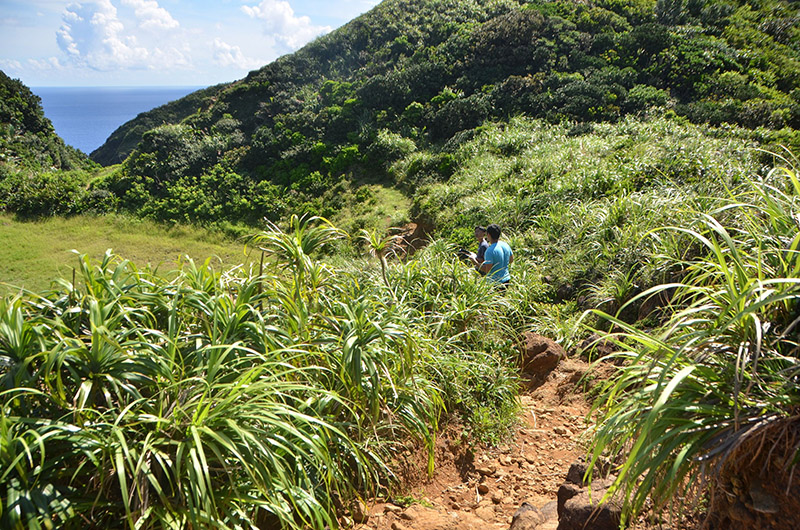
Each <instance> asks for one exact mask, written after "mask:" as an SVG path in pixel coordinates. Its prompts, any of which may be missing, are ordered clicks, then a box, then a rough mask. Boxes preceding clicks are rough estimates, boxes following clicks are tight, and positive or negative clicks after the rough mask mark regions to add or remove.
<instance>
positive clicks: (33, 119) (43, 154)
mask: <svg viewBox="0 0 800 530" xmlns="http://www.w3.org/2000/svg"><path fill="white" fill-rule="evenodd" d="M91 166H93V164H92V163H91V161H89V160H88V158H87V157H86V155H85V154H83V153H81V152H80V151H78V150H76V149H75V148H73V147H70V146H67V145H66V144H64V140H62V139H61V138H60V137H59V136H58V135H56V133H55V130H54V129H53V124H52V123H51V122H50V120H49V119H47V117H46V116H45V115H44V111H43V110H42V101H41V99H40V98H39V96H37V95H35V94H34V93H33V92H31V90H30V89H29V88H28V87H26V86H25V85H23V84H22V82H20V81H19V80H18V79H11V78H10V77H8V76H7V75H6V74H5V73H3V72H1V71H0V179H2V178H3V177H4V176H6V175H8V174H9V173H15V172H18V171H26V172H36V171H49V170H53V169H64V170H72V169H81V168H87V167H91Z"/></svg>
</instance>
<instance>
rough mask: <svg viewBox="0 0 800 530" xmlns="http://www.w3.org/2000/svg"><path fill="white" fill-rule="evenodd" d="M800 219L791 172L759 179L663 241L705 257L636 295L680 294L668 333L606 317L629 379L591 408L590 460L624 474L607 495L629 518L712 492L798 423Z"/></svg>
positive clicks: (799, 187) (618, 381)
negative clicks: (737, 465) (713, 484)
mask: <svg viewBox="0 0 800 530" xmlns="http://www.w3.org/2000/svg"><path fill="white" fill-rule="evenodd" d="M799 219H800V181H798V178H797V174H796V172H795V171H794V170H792V169H776V170H773V171H772V172H771V173H770V174H769V175H768V177H767V178H766V179H763V180H759V179H754V180H753V181H752V182H749V183H747V184H745V185H744V186H743V187H742V188H740V189H738V190H737V191H736V192H734V193H731V195H730V198H729V199H726V200H720V204H719V205H718V207H717V208H715V209H713V210H710V211H708V212H707V213H706V212H696V214H695V220H696V221H695V223H694V224H692V225H689V226H680V227H679V226H676V227H671V228H668V229H666V231H668V232H672V233H678V234H683V235H684V236H688V239H689V240H690V241H694V244H695V245H697V246H698V247H699V248H701V249H702V252H701V253H700V256H699V257H697V258H695V259H691V260H688V261H686V260H684V261H678V262H677V263H676V262H672V263H670V264H669V266H671V267H675V266H677V267H678V268H680V269H681V270H682V271H683V278H682V280H681V281H680V282H679V283H677V284H673V285H663V286H660V287H657V288H654V289H651V290H649V291H648V292H645V293H642V294H641V295H639V296H641V297H647V296H650V295H651V294H653V293H655V292H656V291H659V290H666V289H675V290H676V291H675V294H674V296H673V297H672V306H671V307H672V310H673V313H672V315H671V317H670V318H669V319H668V320H667V321H666V322H665V323H664V324H663V326H661V327H659V328H658V329H656V330H653V331H652V332H644V331H641V330H638V329H636V328H634V327H633V326H631V325H629V324H626V323H625V322H624V321H622V320H620V319H618V318H615V317H613V316H611V315H608V314H602V316H603V317H605V318H606V319H608V320H610V321H611V322H613V324H615V325H616V326H617V329H619V330H620V331H619V332H617V333H614V334H612V335H610V337H611V338H612V339H613V340H615V341H616V342H617V343H618V344H619V345H620V346H621V351H620V352H618V353H616V354H614V355H613V357H616V358H618V359H619V360H621V361H622V367H621V368H620V370H619V375H618V376H617V377H616V378H614V379H613V380H611V381H610V382H609V383H608V384H607V386H606V387H605V388H604V390H603V392H602V395H601V398H600V399H599V400H598V402H597V403H596V411H597V413H598V414H599V417H600V423H599V427H598V430H597V432H596V434H595V439H594V442H593V452H592V456H593V458H594V459H595V460H596V459H598V458H600V457H601V456H609V457H611V458H612V460H613V461H614V462H616V463H617V467H616V472H617V473H618V475H617V478H616V480H615V482H614V488H612V491H615V492H618V493H620V494H621V495H622V497H623V499H624V500H625V507H626V514H628V515H635V514H637V513H639V512H641V511H642V510H643V508H644V507H645V502H646V501H647V499H650V500H651V501H652V502H653V503H654V505H655V506H656V507H663V506H664V505H665V504H667V503H668V502H669V501H670V500H672V499H674V498H675V496H676V494H677V495H678V497H679V498H680V497H683V496H686V495H689V494H690V493H692V491H696V490H693V488H697V487H699V486H702V481H703V480H704V478H706V477H709V478H710V479H711V480H712V481H713V479H714V476H715V473H716V472H717V471H719V470H720V469H721V468H722V467H724V466H725V465H726V464H728V462H727V459H728V458H729V457H730V456H731V455H732V454H733V451H734V450H735V449H736V448H737V447H739V446H740V445H741V444H742V443H743V442H744V441H746V440H748V439H751V438H753V437H754V436H757V435H759V434H760V433H763V432H765V429H767V428H769V427H770V426H771V425H772V424H774V423H775V422H778V421H782V420H784V419H785V418H787V417H790V416H792V415H793V414H794V413H795V412H794V411H795V410H796V409H795V407H796V406H797V405H798V403H800V387H799V386H798V375H799V374H800V362H798V347H799V346H800V344H799V342H798V330H797V325H798V323H800V316H799V315H800V277H799V275H798V273H799V272H800V254H799V253H798V246H800V221H798V220H799ZM663 240H665V241H668V240H669V238H664V239H663ZM669 253H670V252H665V253H664V254H663V255H667V254H669ZM765 450H767V449H765ZM700 490H701V491H702V488H700Z"/></svg>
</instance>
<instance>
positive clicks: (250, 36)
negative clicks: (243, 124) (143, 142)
mask: <svg viewBox="0 0 800 530" xmlns="http://www.w3.org/2000/svg"><path fill="white" fill-rule="evenodd" d="M378 3H379V0H338V1H325V0H217V1H214V0H192V1H190V0H87V1H81V0H78V1H71V2H70V1H65V2H62V1H57V0H0V70H2V71H4V72H5V73H6V74H7V75H9V76H10V77H13V78H18V79H20V80H22V82H23V83H25V84H26V85H28V86H167V85H169V86H209V85H213V84H217V83H222V82H228V81H233V80H236V79H240V78H242V77H244V76H245V75H246V74H247V72H249V71H250V70H254V69H256V68H259V67H261V66H263V65H265V64H267V63H269V62H271V61H272V60H274V59H276V58H277V57H280V56H281V55H284V54H286V53H289V52H292V51H294V50H296V49H298V48H300V47H302V46H303V45H304V44H306V43H307V42H309V41H310V40H313V39H314V38H315V37H317V36H319V35H322V34H325V33H327V32H329V31H331V30H333V29H335V28H337V27H339V26H341V25H343V24H345V23H347V22H348V21H349V20H352V19H353V18H355V17H356V16H358V15H360V14H361V13H365V12H366V11H368V10H370V9H371V8H372V7H374V6H375V5H376V4H378Z"/></svg>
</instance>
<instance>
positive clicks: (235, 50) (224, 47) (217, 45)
mask: <svg viewBox="0 0 800 530" xmlns="http://www.w3.org/2000/svg"><path fill="white" fill-rule="evenodd" d="M214 62H216V63H217V64H218V65H220V66H222V67H223V68H227V67H229V66H233V67H235V68H240V69H242V70H253V69H255V68H258V67H260V66H263V65H264V64H266V61H263V60H261V59H251V58H249V57H245V55H244V53H242V49H241V48H239V47H238V46H232V45H230V44H228V43H227V42H224V41H223V40H222V39H220V38H215V39H214Z"/></svg>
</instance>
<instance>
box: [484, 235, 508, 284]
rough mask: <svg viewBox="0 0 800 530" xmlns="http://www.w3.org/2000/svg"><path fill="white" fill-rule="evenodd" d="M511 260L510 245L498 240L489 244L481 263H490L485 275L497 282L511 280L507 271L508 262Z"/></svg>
mask: <svg viewBox="0 0 800 530" xmlns="http://www.w3.org/2000/svg"><path fill="white" fill-rule="evenodd" d="M510 260H511V247H509V246H508V243H506V242H505V241H498V242H497V243H495V244H493V245H489V248H487V249H486V254H485V255H484V256H483V263H484V264H485V263H491V264H492V269H491V270H490V271H489V273H488V274H487V276H488V277H489V278H491V279H492V280H494V281H496V282H498V283H505V282H507V281H509V280H511V274H509V273H508V262H509V261H510Z"/></svg>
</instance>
